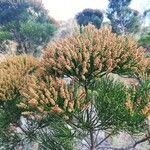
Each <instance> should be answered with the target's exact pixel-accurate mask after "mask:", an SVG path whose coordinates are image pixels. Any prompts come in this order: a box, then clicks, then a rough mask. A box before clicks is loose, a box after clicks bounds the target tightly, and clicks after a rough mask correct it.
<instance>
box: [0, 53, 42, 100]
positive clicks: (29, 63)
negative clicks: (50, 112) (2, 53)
mask: <svg viewBox="0 0 150 150" xmlns="http://www.w3.org/2000/svg"><path fill="white" fill-rule="evenodd" d="M38 65H39V64H38V61H37V60H36V59H35V58H33V57H31V56H26V55H23V56H15V57H10V58H8V59H6V60H5V61H3V62H1V63H0V101H8V100H12V99H14V98H15V97H16V96H18V94H19V91H20V89H21V87H22V86H23V85H24V84H25V82H26V77H27V75H29V74H31V73H33V72H34V71H35V70H36V68H37V67H38Z"/></svg>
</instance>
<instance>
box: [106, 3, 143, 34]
mask: <svg viewBox="0 0 150 150" xmlns="http://www.w3.org/2000/svg"><path fill="white" fill-rule="evenodd" d="M130 2H131V0H125V1H122V0H109V6H108V12H107V17H108V19H109V20H110V22H111V26H112V30H113V32H115V33H117V34H127V33H136V32H137V31H139V28H140V19H141V17H140V14H139V12H138V11H136V10H133V9H130V8H129V7H128V6H129V4H130Z"/></svg>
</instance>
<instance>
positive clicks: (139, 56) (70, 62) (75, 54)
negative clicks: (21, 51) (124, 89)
mask: <svg viewBox="0 0 150 150" xmlns="http://www.w3.org/2000/svg"><path fill="white" fill-rule="evenodd" d="M143 59H144V53H143V49H142V48H141V47H138V45H137V44H136V42H135V41H133V40H132V39H130V38H127V37H122V36H117V35H116V34H113V33H112V32H111V30H109V29H107V28H106V29H100V30H98V29H96V28H94V27H93V26H91V27H85V28H83V30H82V33H77V34H75V35H74V36H73V37H69V38H66V39H62V40H60V41H58V42H55V43H53V44H52V45H50V46H49V47H48V48H47V49H46V51H45V54H44V56H43V65H44V67H45V68H46V71H48V72H49V73H50V74H52V75H66V76H73V77H75V78H76V79H77V80H78V81H79V82H81V83H83V82H86V83H87V84H88V83H89V82H90V80H91V79H93V78H95V77H98V76H103V75H105V74H108V73H110V72H113V73H118V74H132V75H133V74H139V73H141V72H142V71H143V69H144V68H143V66H142V63H143Z"/></svg>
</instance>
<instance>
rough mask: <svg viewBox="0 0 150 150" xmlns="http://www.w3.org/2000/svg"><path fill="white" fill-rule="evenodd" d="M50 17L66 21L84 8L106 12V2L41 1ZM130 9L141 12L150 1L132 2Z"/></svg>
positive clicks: (77, 0) (135, 0)
mask: <svg viewBox="0 0 150 150" xmlns="http://www.w3.org/2000/svg"><path fill="white" fill-rule="evenodd" d="M43 3H44V5H45V7H46V9H48V10H49V13H50V16H52V17H53V18H55V19H56V20H64V21H65V20H68V19H70V18H74V16H75V15H76V14H77V13H78V12H80V11H82V10H83V9H85V8H93V9H101V10H106V8H107V5H108V1H107V0H43ZM130 7H131V8H133V9H136V10H138V11H143V10H145V9H148V8H150V0H132V3H131V6H130Z"/></svg>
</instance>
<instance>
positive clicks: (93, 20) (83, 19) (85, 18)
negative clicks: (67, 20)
mask: <svg viewBox="0 0 150 150" xmlns="http://www.w3.org/2000/svg"><path fill="white" fill-rule="evenodd" d="M75 18H76V20H77V23H78V24H79V25H80V26H82V25H83V26H87V25H88V24H92V25H94V26H95V27H96V28H98V29H99V28H100V27H101V24H102V22H103V13H102V12H101V11H100V10H97V9H84V10H83V11H82V12H80V13H78V14H77V15H76V17H75Z"/></svg>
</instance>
